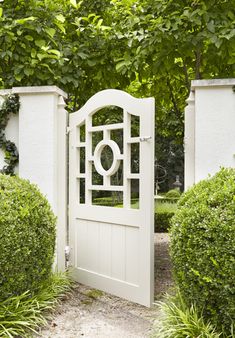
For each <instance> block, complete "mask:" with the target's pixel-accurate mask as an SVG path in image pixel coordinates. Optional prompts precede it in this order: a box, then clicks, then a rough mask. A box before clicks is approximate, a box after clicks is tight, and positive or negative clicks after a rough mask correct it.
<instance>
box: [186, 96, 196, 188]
mask: <svg viewBox="0 0 235 338" xmlns="http://www.w3.org/2000/svg"><path fill="white" fill-rule="evenodd" d="M187 104H188V105H187V107H186V108H185V119H184V120H185V124H184V154H185V157H184V171H185V181H184V182H185V183H184V184H185V190H187V189H188V188H189V187H190V186H192V185H193V184H194V182H195V101H194V92H193V91H191V92H190V95H189V97H188V99H187Z"/></svg>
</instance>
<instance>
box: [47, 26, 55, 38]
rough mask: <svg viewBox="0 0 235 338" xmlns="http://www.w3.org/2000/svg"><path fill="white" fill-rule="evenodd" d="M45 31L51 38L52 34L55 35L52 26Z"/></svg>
mask: <svg viewBox="0 0 235 338" xmlns="http://www.w3.org/2000/svg"><path fill="white" fill-rule="evenodd" d="M45 31H46V32H47V34H48V35H50V37H51V38H53V37H54V35H55V29H54V28H46V29H45Z"/></svg>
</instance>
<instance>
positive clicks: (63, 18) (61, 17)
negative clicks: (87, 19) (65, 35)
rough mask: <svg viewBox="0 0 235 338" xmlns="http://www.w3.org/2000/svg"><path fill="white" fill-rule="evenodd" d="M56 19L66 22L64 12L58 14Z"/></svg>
mask: <svg viewBox="0 0 235 338" xmlns="http://www.w3.org/2000/svg"><path fill="white" fill-rule="evenodd" d="M56 19H57V20H58V21H60V22H62V23H64V22H65V17H64V16H63V15H62V14H58V15H56Z"/></svg>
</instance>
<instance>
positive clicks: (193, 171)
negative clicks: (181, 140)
mask: <svg viewBox="0 0 235 338" xmlns="http://www.w3.org/2000/svg"><path fill="white" fill-rule="evenodd" d="M234 85H235V79H223V80H220V79H218V80H196V81H192V86H191V88H192V92H193V94H192V95H191V97H192V96H194V98H195V101H194V103H192V102H189V106H188V107H187V108H186V110H185V183H186V184H185V188H186V189H187V188H188V187H190V186H191V185H192V184H194V183H197V182H198V181H200V180H202V179H204V178H206V177H207V176H208V174H212V175H213V174H215V173H216V172H217V171H218V170H219V169H220V167H221V166H224V167H235V156H234V155H235V93H234V92H233V86H234ZM190 105H191V106H190ZM192 145H193V147H192ZM190 159H191V164H192V163H193V162H194V163H193V166H191V167H190V166H189V165H187V164H188V163H189V161H190Z"/></svg>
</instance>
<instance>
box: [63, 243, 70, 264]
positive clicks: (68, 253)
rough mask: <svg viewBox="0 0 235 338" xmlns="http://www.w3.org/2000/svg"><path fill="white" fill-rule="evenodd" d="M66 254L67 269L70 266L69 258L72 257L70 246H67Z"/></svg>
mask: <svg viewBox="0 0 235 338" xmlns="http://www.w3.org/2000/svg"><path fill="white" fill-rule="evenodd" d="M64 253H65V265H66V267H68V266H69V258H70V257H69V256H70V247H69V246H68V245H66V247H65V248H64Z"/></svg>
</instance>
